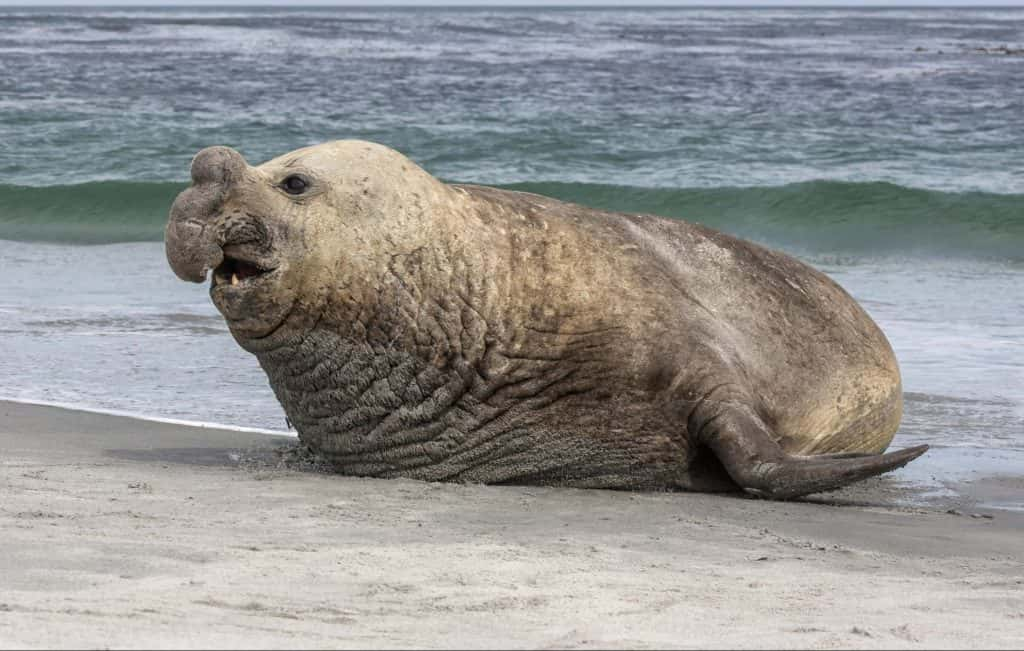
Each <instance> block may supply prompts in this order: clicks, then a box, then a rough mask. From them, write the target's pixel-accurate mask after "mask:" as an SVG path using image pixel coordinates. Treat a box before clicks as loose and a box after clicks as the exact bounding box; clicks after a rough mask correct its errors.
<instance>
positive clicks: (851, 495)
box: [0, 395, 1024, 517]
mask: <svg viewBox="0 0 1024 651" xmlns="http://www.w3.org/2000/svg"><path fill="white" fill-rule="evenodd" d="M7 403H10V404H15V405H26V406H34V407H44V408H52V409H60V410H65V411H70V412H81V413H87V414H96V415H100V416H111V417H116V418H126V419H131V420H136V421H139V422H142V423H158V424H162V425H178V426H182V427H188V428H195V429H201V430H214V431H231V432H240V433H247V434H261V435H267V436H280V437H285V438H287V439H290V440H291V442H292V443H294V442H295V441H296V440H297V439H298V434H297V432H295V431H294V430H275V429H269V428H262V427H246V426H244V425H232V424H225V423H214V422H206V421H196V420H189V419H181V418H170V417H164V416H152V415H148V414H142V413H138V412H133V411H128V410H122V409H111V408H106V407H93V406H89V405H81V404H77V403H66V402H60V401H48V400H34V399H23V398H12V397H9V396H4V395H0V406H2V405H4V404H7ZM900 447H904V446H901V445H892V446H890V450H893V449H898V448H900ZM965 457H967V458H969V459H970V463H968V464H965V463H964V458H965ZM922 461H923V462H924V463H922ZM876 484H880V486H878V487H875V485H876ZM865 486H867V487H868V488H867V489H865V488H864V487H865ZM872 491H874V492H879V491H884V492H887V493H888V495H889V497H890V498H891V499H893V500H895V501H894V505H897V506H904V507H911V508H913V507H925V508H934V509H943V510H956V511H960V510H963V509H980V510H986V511H995V512H1007V513H1019V514H1020V515H1021V516H1022V517H1024V450H1017V449H1012V448H1008V449H996V448H984V447H970V446H963V447H952V446H942V445H935V444H932V448H931V449H930V450H929V451H928V452H927V453H926V454H925V456H924V457H922V458H921V459H918V460H915V461H914V462H912V463H910V464H908V465H907V466H905V467H903V468H901V469H898V470H896V471H894V472H891V473H888V474H886V475H884V476H883V479H882V481H880V482H879V481H878V480H877V479H869V480H867V481H862V482H860V483H858V484H854V485H853V486H850V487H847V488H845V489H843V490H839V491H835V492H833V493H829V494H825V495H818V496H816V497H813V496H812V498H811V499H812V500H819V501H825V502H829V501H830V499H829V498H830V497H833V498H834V497H836V496H838V502H840V503H842V502H844V501H850V500H851V499H852V500H853V501H856V500H857V499H859V498H860V496H861V495H863V494H871V493H872Z"/></svg>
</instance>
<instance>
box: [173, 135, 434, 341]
mask: <svg viewBox="0 0 1024 651" xmlns="http://www.w3.org/2000/svg"><path fill="white" fill-rule="evenodd" d="M445 191H446V187H445V186H444V185H443V184H441V183H440V182H438V181H437V180H435V179H434V178H433V177H431V176H430V175H429V174H427V173H426V172H424V171H423V170H421V169H420V168H419V167H417V166H416V165H415V164H414V163H412V162H411V161H409V160H408V159H407V158H405V157H404V156H402V155H401V154H399V153H397V152H395V151H393V150H391V149H388V148H387V147H383V146H381V145H376V144H373V143H368V142H362V141H352V140H349V141H336V142H330V143H326V144H323V145H317V146H315V147H308V148H305V149H300V150H298V151H294V152H291V153H289V154H285V155H284V156H280V157H278V158H275V159H273V160H271V161H269V162H266V163H264V164H262V165H259V166H256V167H253V166H250V165H249V164H248V163H247V162H246V161H245V159H244V158H243V157H242V155H241V154H239V153H238V152H237V151H235V150H233V149H230V148H228V147H209V148H207V149H204V150H202V151H200V152H199V153H198V154H196V156H195V158H194V159H193V160H192V186H191V187H190V188H188V189H187V190H185V191H184V192H182V193H181V194H180V195H179V196H178V198H177V200H176V201H175V202H174V205H173V207H172V208H171V213H170V219H169V221H168V224H167V229H166V233H165V244H166V248H167V259H168V261H169V262H170V265H171V268H172V269H174V272H175V273H176V274H177V275H178V276H179V277H181V278H182V279H184V280H190V281H193V282H203V281H204V280H205V279H206V277H207V273H208V272H209V271H211V270H212V272H213V274H212V280H211V286H210V296H211V298H212V299H213V302H214V304H215V305H216V307H217V309H218V310H220V312H221V314H223V315H224V317H225V319H226V320H227V322H228V325H229V326H230V328H231V331H232V334H234V336H235V338H236V339H238V341H239V343H241V344H242V345H243V346H246V345H247V343H249V344H251V343H253V342H254V341H256V340H259V339H263V338H265V337H267V336H269V335H270V334H273V333H274V332H276V331H277V330H278V329H279V328H281V327H282V326H284V325H285V324H286V323H288V322H289V320H290V318H291V317H292V316H293V315H295V316H296V318H298V317H300V316H301V317H302V318H303V319H308V318H309V315H311V314H315V313H317V312H322V310H323V308H322V306H320V305H318V304H319V303H323V302H324V301H325V300H326V299H327V296H328V294H330V293H338V292H342V293H347V294H349V295H353V296H355V295H358V294H359V293H361V288H362V287H371V286H373V284H374V281H375V280H376V279H377V278H378V277H379V274H380V273H381V271H382V269H383V268H384V267H386V264H387V261H388V260H389V259H390V257H391V256H393V255H395V254H398V253H400V252H401V251H408V250H410V249H412V248H415V247H417V246H420V245H422V241H423V239H424V238H425V237H427V236H428V233H429V232H430V230H431V224H430V220H431V218H432V214H431V212H430V211H428V210H425V209H424V208H423V206H426V205H436V201H433V200H435V199H436V198H437V195H438V194H441V193H444V192H445ZM297 307H302V308H303V309H301V310H299V309H296V308H297ZM295 325H298V324H295ZM247 347H248V346H247Z"/></svg>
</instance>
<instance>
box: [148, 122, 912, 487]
mask: <svg viewBox="0 0 1024 651" xmlns="http://www.w3.org/2000/svg"><path fill="white" fill-rule="evenodd" d="M192 172H193V181H194V185H193V187H192V188H190V189H188V190H186V191H185V192H184V193H182V195H181V196H180V197H179V198H178V200H177V201H176V202H175V205H174V207H173V208H172V210H171V218H170V221H169V223H168V228H167V234H166V244H167V255H168V260H169V262H170V263H171V266H172V267H173V268H174V270H175V272H176V273H178V275H179V276H181V277H182V278H185V279H188V280H193V281H197V282H199V281H202V280H203V279H204V278H205V277H206V274H207V271H208V270H210V269H217V271H215V273H214V274H213V276H214V279H213V283H212V286H211V291H210V294H211V298H212V299H213V302H214V304H215V305H216V306H217V308H218V309H219V310H220V312H221V313H222V314H223V315H224V317H225V319H226V320H227V323H228V325H229V327H230V329H231V333H232V334H233V336H234V338H235V340H236V341H237V342H238V343H239V344H240V345H241V346H242V347H243V348H245V349H246V350H248V351H249V352H251V353H253V354H254V355H256V357H257V359H258V360H259V363H260V365H261V366H262V368H263V369H264V371H265V372H266V374H267V377H268V378H269V380H270V385H271V387H273V390H274V392H275V394H276V395H277V398H278V400H279V401H280V402H281V405H282V406H283V407H284V410H285V413H286V414H287V416H288V418H289V419H290V420H291V422H292V423H293V424H294V426H295V428H296V430H297V431H298V434H299V437H300V439H301V440H302V441H303V442H305V443H306V444H308V445H309V446H311V447H312V448H314V449H315V450H317V451H319V452H320V453H322V454H323V455H324V456H325V457H327V458H328V459H330V460H331V461H332V462H333V463H334V464H335V466H336V467H337V469H338V471H339V472H342V473H345V474H354V475H369V476H378V477H410V478H416V479H424V480H457V481H472V482H486V483H503V482H509V483H530V484H557V485H566V486H579V487H602V488H630V489H664V488H681V489H689V490H728V489H737V488H743V489H745V490H747V491H749V492H751V493H754V494H757V495H762V496H767V497H776V498H789V497H796V496H798V495H802V494H806V493H809V492H816V491H819V490H831V489H833V488H836V487H838V486H841V485H843V484H846V483H849V482H850V481H856V480H858V479H862V478H864V477H867V476H870V475H873V474H877V473H879V472H884V471H886V470H891V469H892V468H895V467H898V466H900V465H903V464H905V463H907V462H908V461H910V460H911V459H913V458H914V457H916V456H918V455H920V454H921V453H922V452H923V451H924V448H923V447H922V448H914V449H912V450H905V451H902V452H897V453H891V454H888V455H882V456H879V453H881V452H882V451H883V450H885V448H886V447H887V446H888V444H889V443H890V441H891V440H892V437H893V434H894V433H895V431H896V429H897V427H898V425H899V422H900V416H901V411H902V397H901V388H900V375H899V369H898V367H897V364H896V360H895V357H894V355H893V352H892V349H891V348H890V346H889V344H888V342H887V341H886V339H885V337H884V335H883V334H882V333H881V331H880V330H879V329H878V327H877V326H876V325H875V324H874V323H873V322H872V320H871V319H870V318H869V317H868V316H867V315H866V314H865V313H864V311H863V310H862V309H861V308H860V307H859V306H858V305H857V303H856V302H855V301H854V300H853V299H852V298H851V297H850V296H849V295H848V294H847V293H846V292H844V291H843V290H842V289H841V288H840V287H839V286H838V285H836V284H835V283H834V282H832V281H831V280H830V279H828V278H827V277H826V276H825V275H823V274H821V273H819V272H817V271H815V270H814V269H812V268H810V267H808V266H806V265H804V264H802V263H800V262H798V261H796V260H794V259H792V258H790V257H788V256H786V255H784V254H782V253H778V252H775V251H771V250H769V249H766V248H763V247H760V246H758V245H755V244H752V243H749V242H746V241H743V240H740V239H737V238H734V237H731V236H728V235H725V234H723V233H719V232H717V231H714V230H712V229H710V228H706V227H703V226H700V225H697V224H692V223H688V222H685V221H681V220H674V219H666V218H661V217H655V216H648V215H624V214H618V213H608V212H603V211H599V210H594V209H590V208H585V207H582V206H578V205H574V204H568V203H563V202H560V201H557V200H555V199H550V198H547V197H542V196H538V195H533V194H527V193H520V192H510V191H506V190H498V189H494V188H487V187H481V186H470V185H447V184H444V183H442V182H440V181H438V180H436V179H434V178H433V177H431V176H430V175H429V174H427V173H426V172H424V171H423V170H422V169H420V168H419V167H417V166H416V165H415V164H414V163H412V162H411V161H409V160H408V159H407V158H405V157H403V156H402V155H401V154H399V153H397V152H395V151H393V150H390V149H388V148H386V147H383V146H381V145H376V144H372V143H368V142H361V141H339V142H332V143H326V144H323V145H319V146H315V147H309V148H306V149H301V150H298V151H295V152H292V153H290V154H286V155H284V156H281V157H279V158H276V159H274V160H271V161H269V162H267V163H264V164H263V165H260V166H258V167H252V166H249V165H248V164H247V163H246V162H245V161H244V159H243V158H242V157H241V155H239V154H238V153H237V152H235V151H233V150H230V149H227V148H223V147H215V148H210V149H206V150H203V151H202V152H200V153H199V154H198V155H197V156H196V159H195V160H194V162H193V166H192ZM296 176H297V177H298V178H300V179H301V180H302V181H303V182H304V186H305V187H303V188H302V191H301V192H300V193H298V194H292V193H290V192H289V191H288V189H287V185H288V183H289V181H288V179H290V178H292V177H296ZM239 262H241V263H245V264H243V265H241V266H239ZM257 267H258V268H259V269H258V271H259V272H260V273H256V271H257V269H256V268H257ZM236 271H237V272H238V273H236V276H239V277H240V281H239V282H238V283H237V284H232V281H231V275H232V273H235V272H236ZM836 453H859V454H857V455H853V456H854V458H821V457H816V458H813V459H812V458H806V457H808V456H810V455H823V454H836Z"/></svg>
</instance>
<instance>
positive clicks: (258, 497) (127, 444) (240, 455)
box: [0, 402, 1024, 648]
mask: <svg viewBox="0 0 1024 651" xmlns="http://www.w3.org/2000/svg"><path fill="white" fill-rule="evenodd" d="M292 442H293V439H290V438H285V437H277V436H268V435H261V434H255V433H241V432H233V431H223V430H216V429H208V428H195V427H186V426H181V425H170V424H161V423H153V422H148V421H142V420H135V419H131V418H123V417H115V416H107V415H100V414H93V413H85V412H77V411H70V410H64V409H58V408H52V407H40V406H30V405H21V404H17V403H4V402H0V496H2V500H0V531H2V532H3V543H2V553H0V647H5V648H9V647H75V648H82V647H151V648H167V647H250V648H253V647H303V648H324V647H332V648H348V647H374V648H385V647H418V648H448V647H460V648H484V647H540V648H552V647H554V648H564V647H570V648H573V647H617V648H646V647H707V646H713V647H803V648H834V647H861V648H919V647H921V648H923V647H928V648H935V647H957V648H963V647H975V648H977V647H989V648H991V647H1020V646H1021V645H1022V644H1024V518H1021V517H1020V515H1019V514H1013V513H1010V512H1002V511H987V512H982V511H978V510H977V509H971V508H967V509H964V508H963V507H961V508H960V509H958V510H957V513H947V512H946V510H945V508H944V507H943V506H942V505H939V506H934V507H913V508H909V507H905V506H894V504H897V503H898V502H899V500H896V499H895V498H894V496H895V495H896V494H898V493H899V492H900V491H901V490H903V489H901V487H900V485H899V483H898V482H893V481H892V480H884V481H876V482H874V483H873V484H869V485H867V486H866V487H861V488H859V489H858V491H859V492H858V491H853V492H847V493H844V494H840V495H839V496H838V497H835V496H833V497H831V498H828V499H825V498H820V499H819V500H817V501H816V502H800V503H774V502H764V501H759V500H753V499H745V498H742V497H737V496H722V495H699V494H684V493H645V494H637V493H624V492H610V491H583V490H567V489H550V488H531V487H489V486H477V485H449V484H428V483H421V482H413V481H386V480H370V479H358V478H346V477H340V476H334V475H328V474H323V473H318V472H314V471H311V470H304V469H302V468H301V467H299V468H297V467H286V466H283V465H280V464H279V459H280V455H279V454H277V453H275V452H274V449H275V448H278V447H280V446H283V445H289V444H291V443H292ZM983 516H989V517H983Z"/></svg>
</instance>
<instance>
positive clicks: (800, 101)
mask: <svg viewBox="0 0 1024 651" xmlns="http://www.w3.org/2000/svg"><path fill="white" fill-rule="evenodd" d="M1019 48H1024V9H1001V10H995V9H985V10H965V9H914V10H910V9H906V10H878V9H858V10H851V9H842V10H838V9H800V10H796V9H786V10H782V9H756V10H754V9H731V10H724V9H687V10H568V9H561V10H559V9H552V10H538V9H521V10H508V9H501V10H498V9H487V10H483V9H458V10H455V9H446V10H422V9H419V10H417V9H404V10H398V9H389V10H367V9H288V10H285V9H246V8H233V9H224V8H220V9H195V8H190V9H145V10H143V9H9V8H0V278H2V282H0V397H7V398H15V399H21V400H33V401H44V402H56V403H62V404H69V405H76V406H82V407H88V408H98V409H108V410H118V411H127V412H131V413H136V414H142V415H146V416H150V417H161V418H176V419H184V420H193V421H202V422H210V423H221V424H227V425H235V426H247V427H257V428H265V429H272V430H282V429H284V427H285V423H284V417H283V414H282V412H281V410H280V408H279V407H278V405H277V404H276V402H275V400H274V397H273V395H272V394H271V392H270V390H269V388H268V387H267V384H266V380H265V378H264V376H263V373H262V372H261V371H260V369H259V367H258V366H257V364H256V361H255V359H254V358H252V357H250V356H249V355H248V354H246V353H244V352H243V351H242V350H241V349H239V348H238V347H237V346H236V345H235V343H234V341H233V340H232V339H231V338H230V335H229V334H228V332H227V328H226V327H225V325H224V323H223V322H222V320H221V319H220V317H219V315H217V313H216V311H215V310H214V309H213V307H212V305H211V304H210V302H209V299H208V298H207V296H206V289H205V288H203V287H200V286H197V285H191V284H186V283H182V282H180V281H178V280H177V279H176V278H175V277H174V276H173V274H172V273H171V271H170V269H169V268H168V267H167V264H166V262H165V260H164V255H163V246H162V243H161V241H160V239H161V236H162V228H163V224H164V222H165V220H166V215H167V210H168V208H169V207H170V203H171V201H172V200H173V198H174V196H175V195H176V193H177V192H179V191H180V190H181V189H182V188H183V187H185V185H186V182H187V178H188V165H189V161H190V159H191V156H192V155H193V154H194V153H195V152H196V151H198V150H199V149H201V148H203V147H205V146H208V145H212V144H227V145H231V146H233V147H235V148H237V149H239V150H240V151H242V152H243V153H244V154H245V155H246V156H247V157H248V158H249V160H250V161H251V162H257V161H262V160H264V159H267V158H270V157H272V156H275V155H277V154H280V153H284V152H286V151H290V150H292V149H295V148H297V147H301V146H305V145H308V144H313V143H317V142H321V141H324V140H329V139H335V138H364V139H369V140H374V141H377V142H381V143H384V144H387V145H390V146H392V147H395V148H396V149H399V150H400V151H402V152H404V153H406V154H407V155H409V156H410V157H411V158H413V159H414V160H416V161H417V162H418V163H420V164H421V165H423V166H424V167H425V168H426V169H427V170H429V171H430V172H432V173H433V174H435V175H436V176H439V177H441V178H444V179H447V180H455V181H466V182H477V183H485V184H491V185H502V186H508V187H513V188H517V189H525V190H529V191H534V192H539V193H542V194H548V195H551V196H555V197H559V198H564V199H568V200H571V201H576V202H579V203H583V204H588V205H592V206H597V207H603V208H610V209H615V210H623V211H629V212H651V213H657V214H663V215H667V216H671V217H679V218H685V219H689V220H692V221H699V222H703V223H707V224H709V225H711V226H714V227H716V228H719V229H722V230H725V231H728V232H731V233H734V234H738V235H740V236H743V237H747V238H750V239H754V240H756V241H760V242H762V243H765V244H768V245H769V246H773V247H776V248H780V249H783V250H786V251H788V252H790V253H792V254H794V255H796V256H798V257H800V258H802V259H804V260H805V261H807V262H809V263H811V264H813V265H815V266H817V267H818V268H820V269H822V270H824V271H825V272H827V273H828V274H830V275H831V276H832V277H833V278H835V279H836V280H837V281H838V282H840V283H841V284H842V285H843V286H844V287H846V288H847V289H848V290H849V291H850V292H851V293H852V294H853V295H854V296H855V297H856V298H857V299H859V300H860V301H861V303H862V304H863V305H864V307H865V308H866V309H867V310H868V312H869V313H871V314H872V316H873V317H874V318H875V319H876V320H877V321H878V323H879V324H880V325H881V327H882V329H883V330H884V331H885V333H886V334H887V335H888V337H889V339H890V341H891V342H892V344H893V347H894V348H895V350H896V353H897V356H898V358H899V360H900V364H901V368H902V371H903V376H904V387H905V390H906V415H905V419H904V424H903V427H902V428H901V430H900V432H899V434H898V435H897V441H896V444H897V445H911V444H917V443H930V444H932V445H933V446H935V451H934V452H933V453H932V454H929V455H927V456H925V457H924V458H923V459H922V460H920V461H918V462H916V463H915V464H912V466H911V467H912V468H914V469H915V470H914V471H913V472H914V473H916V475H915V476H916V477H918V478H920V477H925V476H927V477H933V478H934V477H940V479H939V480H935V481H936V482H937V485H940V484H941V483H942V482H941V477H945V476H948V475H949V473H950V472H958V473H960V475H961V477H969V476H971V473H975V474H977V473H988V474H999V473H1015V474H1020V473H1022V472H1024V56H1021V55H1019V54H1012V53H1011V54H1005V53H1004V52H1005V51H1013V50H1016V49H1019ZM908 470H909V468H908ZM1019 506H1021V507H1024V503H1022V504H1021V505H1019Z"/></svg>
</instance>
